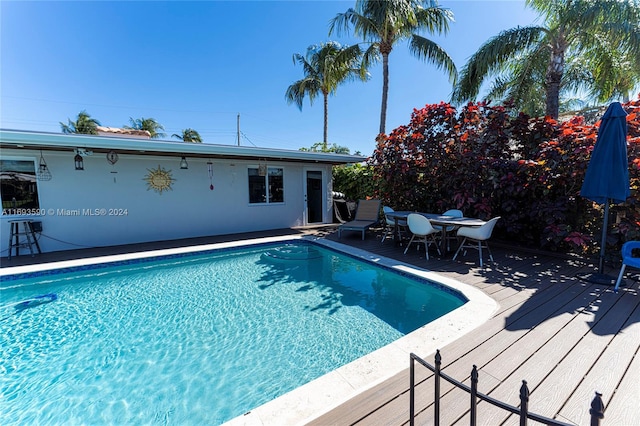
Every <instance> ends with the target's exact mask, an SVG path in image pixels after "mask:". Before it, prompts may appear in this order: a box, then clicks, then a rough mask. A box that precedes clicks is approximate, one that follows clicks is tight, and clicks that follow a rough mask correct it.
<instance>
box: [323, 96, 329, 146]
mask: <svg viewBox="0 0 640 426" xmlns="http://www.w3.org/2000/svg"><path fill="white" fill-rule="evenodd" d="M322 95H323V96H324V137H323V139H322V150H323V152H327V139H328V138H327V136H328V134H329V93H324V92H323V93H322Z"/></svg>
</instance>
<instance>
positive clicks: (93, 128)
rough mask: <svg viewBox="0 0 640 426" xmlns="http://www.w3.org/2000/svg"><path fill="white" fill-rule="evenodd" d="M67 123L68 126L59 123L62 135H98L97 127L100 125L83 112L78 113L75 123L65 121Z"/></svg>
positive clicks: (68, 120)
mask: <svg viewBox="0 0 640 426" xmlns="http://www.w3.org/2000/svg"><path fill="white" fill-rule="evenodd" d="M67 122H68V124H64V123H63V122H62V121H61V122H60V127H61V128H62V133H80V134H85V135H97V134H98V130H97V127H98V126H99V125H100V122H99V121H98V120H96V119H95V118H91V116H90V115H89V114H88V113H87V111H85V110H82V111H80V112H79V113H78V117H77V118H76V121H71V119H67Z"/></svg>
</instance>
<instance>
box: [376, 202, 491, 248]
mask: <svg viewBox="0 0 640 426" xmlns="http://www.w3.org/2000/svg"><path fill="white" fill-rule="evenodd" d="M411 213H416V214H419V215H422V216H424V217H426V218H427V219H429V222H431V224H432V225H439V226H441V227H442V239H441V242H440V252H441V253H446V252H447V244H446V240H447V227H449V226H453V227H454V229H455V230H457V229H458V228H461V227H463V226H470V227H478V226H482V225H484V224H485V223H486V222H485V221H484V220H481V219H475V218H472V217H455V216H448V215H442V214H437V213H421V212H414V211H395V212H391V213H387V214H386V216H387V217H389V218H391V219H393V221H394V229H393V233H394V241H395V242H396V244H399V243H400V229H399V227H398V223H399V222H401V221H405V222H406V220H407V217H408V216H409V215H410V214H411Z"/></svg>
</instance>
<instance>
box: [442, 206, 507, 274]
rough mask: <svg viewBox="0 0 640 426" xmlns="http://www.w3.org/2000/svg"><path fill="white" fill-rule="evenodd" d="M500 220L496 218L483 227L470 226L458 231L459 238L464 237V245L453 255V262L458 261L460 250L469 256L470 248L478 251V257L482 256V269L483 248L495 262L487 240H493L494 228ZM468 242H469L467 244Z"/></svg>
mask: <svg viewBox="0 0 640 426" xmlns="http://www.w3.org/2000/svg"><path fill="white" fill-rule="evenodd" d="M499 219H500V216H498V217H494V218H493V219H491V220H489V221H488V222H486V223H485V224H484V225H482V226H478V227H476V228H472V227H469V226H463V227H461V228H460V229H458V237H463V238H464V239H463V240H462V243H461V244H460V247H458V250H456V254H454V255H453V260H456V257H458V253H460V250H462V249H465V250H464V254H465V255H466V254H467V250H466V249H468V248H472V249H476V250H478V255H479V256H480V267H481V268H482V248H483V247H484V248H486V249H487V251H488V252H489V259H490V260H491V262H493V255H492V254H491V249H490V248H489V244H488V243H487V240H488V239H489V238H491V234H492V233H493V228H494V227H495V226H496V222H497V221H498V220H499ZM467 241H469V242H468V243H467Z"/></svg>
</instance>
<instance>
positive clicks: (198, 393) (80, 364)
mask: <svg viewBox="0 0 640 426" xmlns="http://www.w3.org/2000/svg"><path fill="white" fill-rule="evenodd" d="M44 295H47V297H42V298H40V299H35V298H36V297H37V296H44ZM51 295H55V296H56V297H55V298H53V297H52V296H51ZM34 300H37V303H31V302H29V303H24V302H25V301H34ZM463 303H464V300H463V299H462V298H461V296H458V295H456V294H454V293H453V292H447V291H442V290H441V289H439V288H438V287H437V286H434V285H430V284H429V283H427V282H424V281H415V280H412V279H410V278H408V277H406V276H403V275H400V274H398V273H396V272H392V271H390V270H387V269H383V268H380V267H377V266H375V265H372V264H368V263H365V262H362V261H359V260H357V259H354V258H352V257H350V256H345V255H341V254H339V253H337V252H334V251H333V250H328V249H325V248H322V247H317V246H316V245H312V244H307V243H300V244H296V245H290V244H287V245H282V246H273V245H267V246H265V245H263V246H257V247H251V248H244V249H237V250H233V251H223V252H209V253H205V254H198V255H189V256H181V257H174V258H168V259H156V260H153V261H145V262H137V263H132V264H122V265H115V266H109V267H100V268H95V269H89V270H84V271H77V272H66V273H62V274H52V275H48V276H43V277H39V278H37V277H36V278H26V279H20V280H14V281H12V280H4V281H3V283H2V285H0V407H1V408H0V424H2V425H13V424H120V425H124V424H149V423H160V424H176V425H188V424H216V423H222V422H224V421H226V420H229V419H231V418H233V417H236V416H238V415H241V414H243V413H244V412H246V411H248V410H250V409H252V408H253V407H256V406H258V405H261V404H263V403H265V402H267V401H269V400H271V399H274V398H276V397H278V396H280V395H282V394H284V393H286V392H288V391H290V390H292V389H294V388H296V387H298V386H300V385H302V384H304V383H306V382H309V381H310V380H313V379H314V378H317V377H319V376H321V375H323V374H325V373H327V372H329V371H331V370H334V369H336V368H337V367H339V366H341V365H344V364H347V363H349V362H350V361H353V360H355V359H357V358H359V357H361V356H363V355H365V354H367V353H370V352H372V351H374V350H376V349H378V348H380V347H382V346H384V345H386V344H388V343H390V342H392V341H394V340H396V339H398V338H399V337H401V336H403V335H405V334H407V333H409V332H411V331H413V330H415V329H417V328H419V327H421V326H422V325H424V324H426V323H428V322H431V321H432V320H434V319H436V318H438V317H440V316H442V315H444V314H446V313H447V312H450V311H451V310H453V309H455V308H457V307H459V306H461V305H462V304H463Z"/></svg>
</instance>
